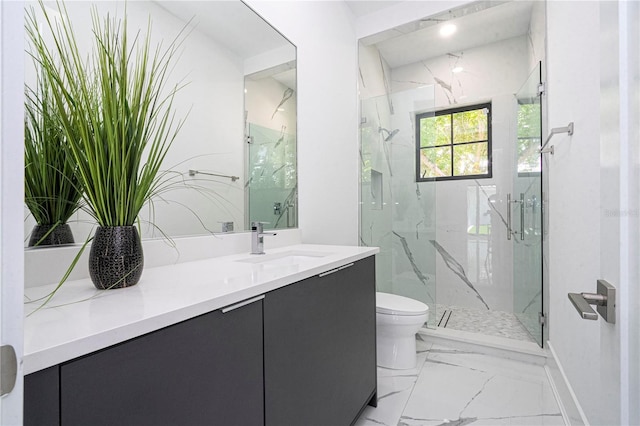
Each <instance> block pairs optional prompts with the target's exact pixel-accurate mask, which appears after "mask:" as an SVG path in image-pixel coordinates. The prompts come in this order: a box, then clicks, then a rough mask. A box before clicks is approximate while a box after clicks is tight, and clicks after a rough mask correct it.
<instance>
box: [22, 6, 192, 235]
mask: <svg viewBox="0 0 640 426" xmlns="http://www.w3.org/2000/svg"><path fill="white" fill-rule="evenodd" d="M40 9H41V10H42V12H43V15H44V20H45V23H46V24H45V25H44V27H45V28H44V29H45V30H47V31H49V32H50V33H51V34H52V35H53V43H52V45H51V47H49V46H48V45H47V43H46V42H45V38H44V37H43V33H42V29H41V28H39V27H38V22H37V20H36V18H35V13H34V11H33V9H32V10H31V11H30V13H28V14H27V23H26V30H27V34H28V36H29V39H30V41H31V45H32V49H33V53H32V54H33V55H34V57H35V59H36V61H37V62H38V64H39V66H40V67H41V69H42V70H43V75H44V76H45V78H46V79H47V81H48V84H50V85H51V87H52V88H53V90H52V93H53V95H54V96H53V97H54V103H53V104H54V106H55V109H56V112H57V113H58V115H59V117H60V119H61V122H62V123H61V124H62V128H63V129H64V133H65V135H66V136H67V139H68V146H69V151H70V153H71V156H72V157H73V159H74V161H75V162H76V164H77V167H78V172H79V178H80V182H81V184H82V189H83V191H84V198H85V201H86V203H87V205H88V206H89V208H90V211H91V214H92V215H93V216H94V217H95V219H96V221H97V222H98V223H99V224H100V225H102V226H129V225H133V224H134V222H135V220H136V218H137V216H138V213H139V212H140V210H141V208H142V207H143V205H144V204H145V203H146V202H147V201H148V200H150V199H151V197H152V196H153V195H154V194H155V193H156V192H157V191H159V190H160V189H161V188H162V186H163V183H166V181H167V179H165V176H166V175H165V174H164V173H162V172H160V167H161V165H162V162H163V160H164V158H165V156H166V154H167V151H168V149H169V147H170V146H171V144H172V142H173V141H174V139H175V137H176V134H177V132H178V130H179V129H180V127H181V122H176V120H175V116H174V113H173V112H172V106H173V100H174V96H175V93H176V91H177V90H178V89H179V87H178V85H174V86H172V87H166V86H167V77H168V73H169V71H170V68H171V65H172V64H173V61H172V59H173V58H174V56H175V54H176V52H177V49H178V48H179V46H180V43H181V40H182V39H183V38H182V33H180V34H179V35H178V37H177V38H176V39H174V40H173V41H172V42H171V43H170V44H169V46H168V47H167V48H166V49H163V48H162V46H161V45H158V46H155V47H152V46H151V38H150V33H151V20H150V19H149V22H148V26H147V31H146V34H140V33H136V34H135V36H134V37H133V38H131V37H130V36H129V33H128V28H127V17H126V10H125V16H124V18H123V19H116V18H111V17H110V16H108V15H107V16H106V17H105V18H101V17H100V16H98V12H97V10H96V8H95V7H94V8H93V9H92V11H91V17H92V24H93V25H92V26H93V34H92V35H93V50H92V53H91V54H90V55H89V57H88V58H83V57H82V54H81V51H80V48H79V47H78V43H77V39H76V35H75V33H74V30H73V28H72V26H71V22H70V19H69V14H68V12H67V9H66V7H65V6H64V4H63V3H58V11H59V12H60V14H61V19H60V20H58V21H57V22H55V21H54V20H53V19H52V18H51V17H50V16H49V14H48V13H47V10H46V8H45V7H44V5H43V4H42V3H40Z"/></svg>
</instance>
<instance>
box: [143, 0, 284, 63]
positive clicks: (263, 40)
mask: <svg viewBox="0 0 640 426" xmlns="http://www.w3.org/2000/svg"><path fill="white" fill-rule="evenodd" d="M156 4H157V5H158V6H160V7H162V8H163V9H165V10H166V11H167V12H169V13H170V14H172V15H173V16H175V17H177V18H178V19H180V20H181V21H184V22H188V21H189V20H190V19H192V18H193V21H192V22H193V24H194V25H195V27H196V29H197V30H198V31H200V32H202V33H204V34H206V35H208V36H209V37H211V38H212V39H214V40H215V41H217V42H218V43H219V44H220V45H222V46H224V47H226V48H227V49H229V50H230V51H231V52H233V53H235V54H236V55H238V56H239V57H240V58H242V59H246V58H251V57H253V56H256V55H258V54H261V53H264V52H268V51H270V50H274V49H277V48H279V47H282V46H284V45H291V43H289V42H288V41H287V40H286V39H285V38H284V37H283V36H282V35H281V34H279V33H278V32H277V31H276V30H274V29H273V28H272V27H271V26H270V25H269V24H267V23H266V22H265V21H264V20H263V19H262V18H260V17H259V16H258V15H257V14H256V13H255V12H253V11H252V10H251V9H249V8H248V7H247V6H246V5H244V4H243V3H242V2H240V1H156Z"/></svg>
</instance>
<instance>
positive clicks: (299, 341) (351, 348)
mask: <svg viewBox="0 0 640 426" xmlns="http://www.w3.org/2000/svg"><path fill="white" fill-rule="evenodd" d="M330 272H331V271H330ZM375 306H376V302H375V264H374V257H373V256H371V257H368V258H366V259H363V260H360V261H358V262H355V263H354V264H352V265H351V266H348V267H342V268H338V269H337V270H333V271H332V273H328V274H320V275H319V276H315V277H312V278H309V279H306V280H304V281H301V282H298V283H296V284H294V285H289V286H286V287H283V288H281V289H278V290H275V291H272V292H270V293H267V294H266V295H265V299H264V342H265V348H264V368H265V370H264V373H265V424H266V425H267V426H283V425H305V426H312V425H323V426H326V425H336V426H341V425H349V424H351V423H352V422H353V421H355V420H356V417H357V416H358V414H359V413H360V411H361V410H362V409H363V408H364V407H365V406H366V405H367V403H368V402H370V401H371V400H372V399H375V390H376V348H375V339H376V334H375V333H376V327H375V323H376V312H375Z"/></svg>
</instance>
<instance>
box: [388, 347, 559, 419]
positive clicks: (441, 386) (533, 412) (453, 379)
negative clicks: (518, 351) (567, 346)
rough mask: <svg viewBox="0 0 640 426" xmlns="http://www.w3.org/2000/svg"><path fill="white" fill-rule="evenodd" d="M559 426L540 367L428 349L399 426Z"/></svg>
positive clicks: (557, 415)
mask: <svg viewBox="0 0 640 426" xmlns="http://www.w3.org/2000/svg"><path fill="white" fill-rule="evenodd" d="M444 424H447V425H459V426H461V425H466V424H474V425H480V424H491V425H502V424H505V425H520V424H522V425H527V424H531V425H540V424H545V425H547V424H548V425H562V424H564V422H563V420H562V416H561V414H560V409H559V408H558V406H557V404H556V401H555V399H554V396H553V392H552V390H551V386H550V385H549V383H548V380H547V377H546V374H545V372H544V369H543V367H541V366H536V365H532V364H526V363H522V362H518V361H512V360H506V359H503V358H498V357H494V356H489V355H483V354H478V353H473V352H468V351H455V350H451V349H448V348H445V347H436V346H434V347H432V348H431V349H430V351H429V352H428V355H427V360H426V362H425V363H424V366H423V368H422V370H421V372H420V375H419V376H418V380H417V381H416V384H415V387H414V390H413V392H412V394H411V397H410V398H409V400H408V402H407V405H406V407H405V409H404V411H403V413H402V416H401V418H400V420H399V422H398V425H411V426H413V425H424V426H428V425H444Z"/></svg>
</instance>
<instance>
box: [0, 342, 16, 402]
mask: <svg viewBox="0 0 640 426" xmlns="http://www.w3.org/2000/svg"><path fill="white" fill-rule="evenodd" d="M17 377H18V359H17V358H16V351H15V349H13V346H11V345H3V346H2V347H1V348H0V396H5V395H6V394H8V393H11V391H12V390H13V387H14V386H15V385H16V378H17Z"/></svg>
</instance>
